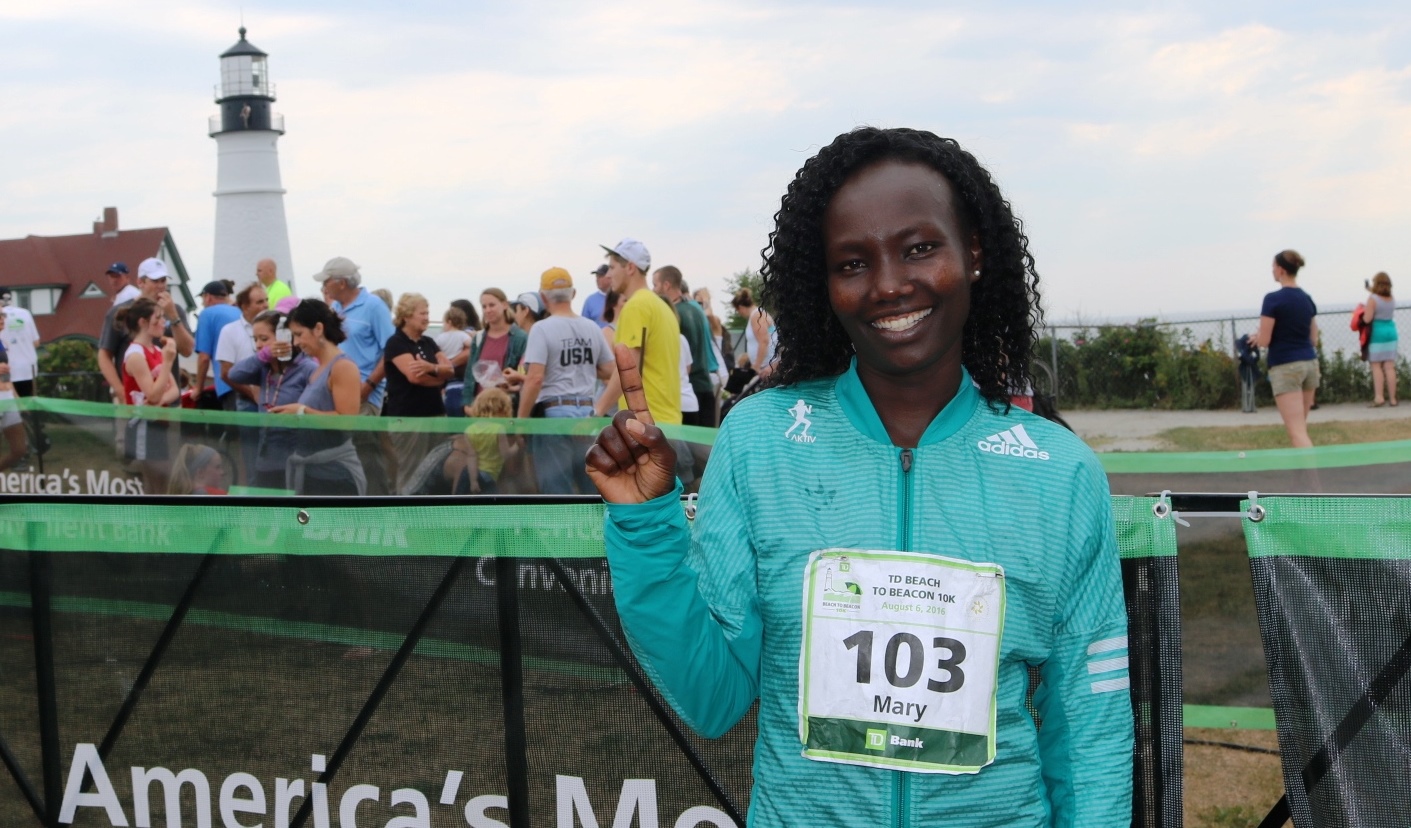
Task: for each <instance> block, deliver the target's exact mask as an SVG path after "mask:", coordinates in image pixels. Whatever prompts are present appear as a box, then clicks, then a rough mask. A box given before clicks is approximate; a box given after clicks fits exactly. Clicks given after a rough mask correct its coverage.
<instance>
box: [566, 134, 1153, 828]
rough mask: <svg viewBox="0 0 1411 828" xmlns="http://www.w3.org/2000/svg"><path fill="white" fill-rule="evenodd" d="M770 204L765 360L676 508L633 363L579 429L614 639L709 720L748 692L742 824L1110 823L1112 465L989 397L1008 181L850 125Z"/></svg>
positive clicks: (1119, 638) (1122, 681)
mask: <svg viewBox="0 0 1411 828" xmlns="http://www.w3.org/2000/svg"><path fill="white" fill-rule="evenodd" d="M776 222H777V224H776V228H775V230H774V232H773V233H772V234H771V235H770V242H769V246H768V247H767V248H766V250H765V265H764V268H763V270H762V274H763V277H764V285H765V291H766V295H767V296H768V297H769V299H770V301H771V304H772V305H773V306H774V307H777V308H778V309H779V314H780V315H779V317H778V326H779V361H778V363H777V369H776V372H777V373H776V378H775V379H776V382H775V385H774V387H771V388H769V389H766V390H764V391H762V392H760V393H758V394H756V395H754V396H753V397H751V398H749V399H746V400H744V401H742V402H741V403H740V405H739V407H738V409H737V412H736V413H735V414H732V415H731V417H730V418H728V419H726V420H725V423H724V426H723V427H722V428H721V429H720V432H719V435H718V437H717V439H716V442H715V446H714V450H713V453H712V455H711V462H710V465H709V467H708V469H707V471H706V474H705V479H704V483H703V487H702V489H701V496H700V503H699V510H698V511H697V513H696V518H695V522H694V526H693V527H688V525H687V522H686V518H685V516H684V514H683V510H682V508H681V506H680V505H679V502H678V499H677V498H678V495H679V493H680V491H681V489H680V486H679V484H677V483H676V482H675V481H674V480H673V478H672V470H673V468H674V464H675V461H674V457H673V454H674V452H673V451H672V449H671V445H670V441H668V440H667V439H666V438H665V436H664V435H663V434H662V432H661V430H660V429H658V428H656V427H655V426H654V425H653V424H652V420H651V416H650V412H648V411H647V410H646V403H645V399H644V396H643V395H642V394H641V393H640V392H638V393H634V394H633V395H632V396H631V397H629V398H628V403H629V408H630V410H629V411H623V412H619V413H618V414H617V416H616V417H615V418H614V420H613V424H612V425H611V426H609V427H608V428H606V429H604V430H603V432H602V433H601V434H600V435H599V437H598V440H597V442H596V443H595V444H594V446H593V448H592V449H590V451H589V454H588V458H587V459H588V465H589V471H590V473H591V475H592V477H593V478H594V482H595V483H596V484H597V485H598V488H599V490H600V491H601V492H602V494H603V497H604V498H605V499H606V500H607V501H608V507H607V508H608V516H607V522H606V527H605V540H606V544H607V550H608V557H609V562H610V565H611V566H612V570H613V577H614V591H615V600H616V603H617V607H618V613H619V615H620V617H621V619H622V623H623V626H624V627H625V628H626V630H627V631H628V635H629V640H630V641H631V642H632V645H633V650H634V651H635V652H636V654H637V657H638V658H639V660H641V662H642V663H643V664H644V666H646V668H647V670H648V672H649V673H650V674H651V675H652V676H653V677H654V679H656V680H657V681H658V683H659V684H660V685H661V686H662V687H663V688H665V691H666V696H667V697H668V698H669V699H671V701H672V703H673V704H674V705H675V706H676V708H677V710H678V712H680V714H681V715H682V716H683V718H685V720H686V721H687V722H688V723H690V724H691V725H692V727H694V728H695V729H697V730H698V731H699V732H701V733H702V734H704V735H706V736H715V735H718V734H720V733H723V732H725V731H726V730H728V729H729V728H730V727H731V726H732V725H734V724H735V722H736V721H738V720H739V719H740V718H741V717H742V716H743V715H744V714H745V713H746V711H747V710H748V709H749V708H750V706H751V703H752V702H753V701H754V700H755V699H756V698H758V699H759V714H758V722H759V737H758V743H757V745H756V749H755V764H754V779H755V789H754V792H753V794H752V798H751V805H750V810H751V813H750V824H751V825H752V826H756V828H761V827H762V826H776V825H837V826H844V825H846V826H854V825H855V826H872V825H899V824H906V825H951V826H977V825H987V826H988V825H1000V824H1005V825H1025V826H1037V825H1050V824H1052V825H1064V826H1070V825H1079V826H1084V828H1107V827H1109V826H1123V827H1124V828H1125V826H1127V825H1130V824H1131V819H1132V811H1131V807H1132V805H1131V794H1132V755H1131V754H1132V706H1131V698H1130V696H1129V694H1128V693H1127V692H1126V689H1125V688H1126V687H1127V671H1126V659H1125V658H1122V657H1121V656H1123V655H1125V649H1126V646H1127V644H1126V641H1127V639H1126V635H1127V619H1126V611H1125V606H1124V601H1123V596H1122V581H1121V575H1120V570H1119V566H1118V557H1117V548H1116V540H1115V537H1114V533H1113V527H1112V519H1111V502H1110V497H1109V494H1108V489H1107V481H1106V477H1105V476H1104V474H1103V471H1102V468H1101V466H1100V465H1099V464H1098V463H1097V461H1096V458H1095V457H1094V455H1093V454H1092V452H1091V451H1090V450H1088V449H1087V447H1086V446H1084V445H1083V444H1082V442H1081V441H1079V440H1078V439H1077V438H1076V437H1074V436H1073V435H1072V434H1071V433H1069V432H1067V431H1066V430H1064V429H1063V428H1061V427H1059V426H1057V425H1055V424H1053V423H1050V422H1048V421H1046V420H1043V419H1041V418H1038V417H1035V416H1033V415H1032V414H1029V413H1027V412H1023V411H1019V410H1017V409H1013V408H1011V407H1010V406H1009V405H1008V404H1007V402H1006V401H1007V398H1008V396H1009V388H1010V387H1011V385H1013V384H1016V383H1018V384H1022V383H1024V382H1026V381H1027V380H1028V377H1027V376H1026V374H1027V371H1026V370H1025V367H1026V366H1027V365H1028V364H1029V358H1030V353H1031V350H1032V347H1033V342H1034V327H1035V325H1036V324H1037V321H1038V319H1039V306H1038V295H1037V292H1036V290H1035V284H1036V282H1037V279H1038V276H1037V274H1036V273H1035V272H1034V269H1033V264H1032V261H1033V260H1032V258H1031V257H1030V255H1029V252H1028V250H1027V239H1026V238H1025V237H1024V235H1023V233H1022V232H1021V231H1020V229H1019V225H1018V222H1017V220H1016V219H1015V218H1014V216H1013V214H1012V213H1011V212H1010V209H1009V206H1008V204H1007V203H1006V202H1005V200H1004V197H1003V196H1002V195H1001V194H1000V192H999V189H998V187H997V186H996V185H995V184H994V183H993V181H992V180H991V179H990V177H989V174H988V173H987V172H986V171H985V170H984V169H983V168H982V167H981V166H980V165H979V163H978V162H977V161H976V160H975V159H974V157H972V156H971V155H970V154H969V153H966V152H965V151H964V150H962V149H961V148H960V147H959V146H958V145H957V144H956V143H955V142H954V141H951V140H948V139H943V138H938V137H937V136H935V135H932V134H930V133H927V132H917V131H913V130H907V129H896V130H877V129H871V128H868V129H859V130H857V131H855V132H851V133H847V134H844V135H841V136H839V137H838V138H837V139H836V140H834V141H833V143H832V144H830V145H829V146H828V147H826V148H824V149H823V150H822V151H820V152H819V153H818V155H817V156H816V157H815V158H813V159H810V160H809V161H808V162H807V163H806V164H805V165H804V166H803V168H802V169H801V170H800V171H799V173H798V175H797V176H796V177H795V179H794V181H793V183H792V184H791V185H790V186H789V189H788V191H787V193H786V195H785V196H784V198H783V203H782V205H781V207H780V209H779V212H778V213H777V214H776ZM618 359H619V361H620V362H619V370H621V371H622V372H623V373H624V374H625V375H626V376H624V382H623V387H624V388H633V387H639V382H638V381H637V380H638V378H637V377H636V376H635V374H636V365H635V362H634V361H633V360H632V354H631V352H629V351H627V350H626V349H619V351H618ZM857 550H900V551H896V552H880V551H871V552H869V551H857ZM1001 572H1002V575H1003V577H996V576H998V575H1000V574H1001ZM806 578H807V581H805V579H806ZM805 585H807V589H808V596H809V601H808V604H807V605H805V602H804V594H805V593H804V589H805ZM893 585H899V586H893ZM889 591H890V592H891V595H892V596H893V597H894V598H895V600H887V599H884V598H879V597H877V596H878V595H881V594H883V593H888V592H889ZM903 592H906V595H905V596H903V595H902V593H903ZM901 597H905V598H906V600H904V601H903V600H900V598H901ZM949 599H953V601H952V600H949ZM1001 609H1002V610H1003V611H1002V612H1001V611H1000V610H1001ZM928 616H929V617H931V618H933V619H935V620H933V621H927V620H926V619H927V617H928ZM860 619H867V620H866V621H863V620H860ZM918 619H920V620H918ZM942 622H944V623H942ZM981 632H982V633H984V634H983V635H980V634H976V633H981ZM1001 632H1002V635H1001ZM874 644H875V646H874ZM1114 654H1115V655H1116V656H1117V657H1112V656H1113V655H1114ZM1031 665H1034V666H1036V667H1037V669H1038V670H1039V672H1040V674H1041V677H1042V680H1041V682H1040V683H1039V684H1038V687H1037V692H1036V693H1034V694H1033V698H1032V701H1033V704H1034V707H1035V709H1036V710H1037V712H1038V714H1039V715H1040V716H1041V717H1042V721H1043V728H1042V730H1039V729H1038V728H1037V727H1036V724H1035V721H1034V719H1033V718H1032V716H1031V714H1030V713H1029V712H1028V710H1027V708H1026V705H1025V700H1026V698H1028V697H1029V695H1030V689H1031V688H1030V680H1029V670H1030V666H1031ZM801 673H802V674H803V675H804V676H805V679H806V680H804V681H801V680H800V674H801ZM923 678H924V679H925V680H924V681H923V680H922V679H923ZM814 760H817V761H814ZM859 765H860V766H862V767H858V766H859ZM912 771H916V772H912ZM951 774H963V775H951ZM1000 808H1004V809H1008V810H1007V811H1005V812H1001V813H997V812H996V811H997V809H1000Z"/></svg>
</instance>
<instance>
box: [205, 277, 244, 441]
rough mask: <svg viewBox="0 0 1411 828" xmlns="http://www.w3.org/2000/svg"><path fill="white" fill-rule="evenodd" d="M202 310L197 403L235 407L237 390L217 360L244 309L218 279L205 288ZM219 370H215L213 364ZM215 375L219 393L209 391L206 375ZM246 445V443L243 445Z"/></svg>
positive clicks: (219, 407)
mask: <svg viewBox="0 0 1411 828" xmlns="http://www.w3.org/2000/svg"><path fill="white" fill-rule="evenodd" d="M201 305H202V307H201V311H200V312H199V313H197V314H196V394H197V395H198V397H197V401H196V404H197V405H198V406H199V407H202V408H211V409H224V410H228V411H234V410H235V398H234V397H233V396H232V394H233V393H234V392H233V391H232V389H231V387H230V385H229V384H228V383H227V382H226V381H225V380H224V379H223V378H222V377H221V371H220V366H219V365H217V364H216V361H215V360H216V344H217V343H219V342H220V332H221V331H222V330H224V329H225V326H226V325H229V324H231V323H232V322H235V321H236V320H238V319H240V310H239V309H238V308H236V307H235V306H234V305H232V304H230V285H227V284H226V283H225V282H222V281H221V280H219V279H216V280H214V281H211V282H207V283H206V286H205V287H203V288H201ZM213 367H214V368H215V371H211V369H212V368H213ZM208 373H209V374H213V375H214V376H215V394H214V395H207V394H206V393H205V391H206V376H207V374H208ZM242 448H243V446H242Z"/></svg>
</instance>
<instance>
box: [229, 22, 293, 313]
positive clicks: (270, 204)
mask: <svg viewBox="0 0 1411 828" xmlns="http://www.w3.org/2000/svg"><path fill="white" fill-rule="evenodd" d="M216 103H217V104H218V105H219V106H220V114H218V115H213V116H211V119H210V136H211V137H212V138H214V139H216V148H217V149H216V191H215V197H216V238H215V266H214V270H213V271H212V276H213V277H214V278H216V279H229V280H231V281H233V282H235V284H236V285H237V286H243V285H246V284H249V283H250V282H251V281H253V280H254V278H255V265H256V263H257V262H259V261H260V260H261V259H273V260H274V262H275V265H276V267H277V270H278V273H277V275H278V278H279V279H280V280H282V281H284V282H286V283H291V284H292V280H293V278H294V265H293V261H292V260H291V259H290V256H289V226H288V224H287V223H286V222H285V220H284V186H283V184H282V183H281V181H280V178H279V147H278V143H279V136H281V135H283V134H284V116H283V115H279V114H276V113H275V112H274V111H273V109H272V106H273V104H274V84H273V83H271V82H270V79H269V55H267V54H265V53H264V52H262V51H260V50H259V49H258V48H256V46H255V45H254V44H253V43H251V42H250V41H248V40H246V39H245V27H244V26H241V27H240V40H239V42H237V43H236V44H235V45H234V46H231V47H230V48H229V49H227V50H225V53H224V54H222V55H221V56H220V85H219V86H217V87H216Z"/></svg>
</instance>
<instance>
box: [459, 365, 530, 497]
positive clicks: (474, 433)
mask: <svg viewBox="0 0 1411 828" xmlns="http://www.w3.org/2000/svg"><path fill="white" fill-rule="evenodd" d="M465 413H466V415H467V416H469V417H472V418H475V422H472V423H471V424H470V425H469V426H468V427H467V428H466V430H465V434H464V435H462V436H459V437H457V438H456V439H455V443H454V444H453V445H452V448H451V456H450V457H448V458H446V465H445V466H444V467H443V470H444V472H445V475H446V479H447V480H454V481H455V485H454V486H453V488H452V490H451V493H452V494H466V493H469V494H495V492H496V488H497V484H498V483H499V480H500V472H502V471H503V470H504V468H505V462H506V461H508V460H510V459H512V458H513V457H514V456H515V455H517V454H518V453H519V449H520V445H521V443H522V442H523V441H522V440H521V438H520V437H518V436H515V435H511V434H509V433H507V432H506V431H505V427H504V426H503V425H501V424H500V423H496V422H491V420H493V419H495V418H508V417H511V416H513V413H512V411H511V409H510V395H509V394H506V393H505V392H504V391H503V390H501V389H499V388H487V389H485V390H484V391H481V392H480V393H479V394H477V395H476V396H475V402H473V403H471V404H470V405H468V406H466V407H465Z"/></svg>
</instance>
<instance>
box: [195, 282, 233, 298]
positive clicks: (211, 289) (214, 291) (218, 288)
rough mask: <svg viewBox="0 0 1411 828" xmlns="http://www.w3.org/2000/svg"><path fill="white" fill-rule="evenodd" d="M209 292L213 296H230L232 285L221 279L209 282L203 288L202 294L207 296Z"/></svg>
mask: <svg viewBox="0 0 1411 828" xmlns="http://www.w3.org/2000/svg"><path fill="white" fill-rule="evenodd" d="M208 293H209V294H210V295H212V296H229V295H230V286H229V285H227V284H226V283H225V282H222V281H221V280H219V279H217V280H215V281H214V282H207V283H206V286H205V287H203V288H201V295H202V296H205V295H206V294H208Z"/></svg>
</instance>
